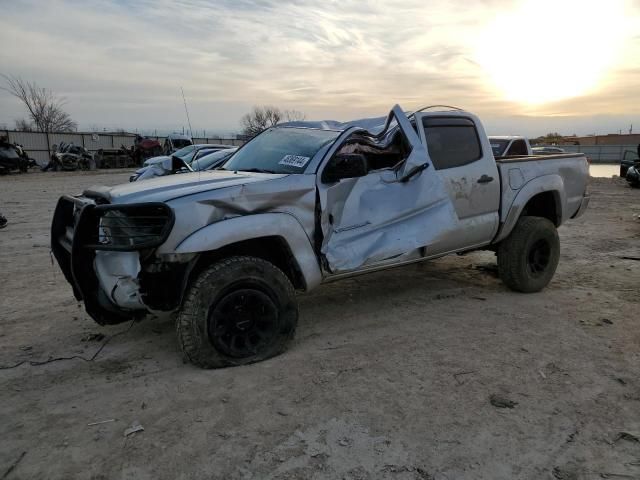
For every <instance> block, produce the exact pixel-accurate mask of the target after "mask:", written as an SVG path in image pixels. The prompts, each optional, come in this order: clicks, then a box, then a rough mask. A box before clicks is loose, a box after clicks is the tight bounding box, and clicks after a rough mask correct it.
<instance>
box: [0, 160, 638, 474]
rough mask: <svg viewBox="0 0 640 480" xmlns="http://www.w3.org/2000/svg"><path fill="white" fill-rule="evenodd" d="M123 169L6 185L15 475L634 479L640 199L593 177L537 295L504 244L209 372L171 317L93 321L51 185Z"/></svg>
mask: <svg viewBox="0 0 640 480" xmlns="http://www.w3.org/2000/svg"><path fill="white" fill-rule="evenodd" d="M129 173H130V172H129V171H126V172H125V171H111V172H109V171H106V172H105V171H102V172H99V173H85V172H77V173H52V174H43V173H30V174H27V175H14V176H10V177H3V178H0V211H1V212H2V213H4V214H5V215H6V216H7V217H8V218H9V222H10V223H9V226H8V227H7V228H6V229H5V230H2V231H0V247H1V248H0V279H1V280H2V285H1V288H2V293H1V294H0V365H2V366H3V367H11V366H13V365H15V364H17V363H19V362H23V361H24V362H26V363H23V364H22V365H19V366H17V367H15V368H7V369H3V370H0V405H2V408H1V409H0V475H3V474H5V472H6V471H8V469H11V471H10V472H9V474H8V475H7V476H6V478H7V479H11V478H24V479H27V478H29V479H30V478H54V479H66V478H80V479H107V478H109V479H110V478H126V479H128V478H131V479H147V478H148V479H157V478H167V479H173V478H180V479H191V478H194V479H195V478H214V479H218V478H220V479H233V478H256V479H258V478H291V479H293V478H296V479H297V478H301V479H310V478H318V479H320V478H327V479H329V478H346V479H368V478H371V479H377V478H388V479H431V478H433V479H443V480H444V479H515V478H518V479H520V478H523V479H540V478H550V479H552V478H562V479H583V478H584V479H590V478H602V477H601V476H604V475H614V474H615V475H625V476H626V477H611V478H640V443H639V442H638V441H635V440H634V438H636V440H637V437H640V415H639V414H638V412H640V315H639V311H640V295H639V292H638V290H639V289H640V262H639V261H637V260H632V259H623V258H621V257H625V256H626V257H640V220H638V219H637V218H636V217H637V215H638V213H640V190H637V189H636V190H633V189H630V188H628V187H627V186H626V185H625V182H623V181H620V180H618V181H616V180H610V179H597V180H594V181H593V183H592V186H591V191H592V201H591V205H590V208H589V210H587V213H586V214H585V215H584V216H583V217H582V218H580V219H578V220H575V221H570V222H568V223H567V224H566V225H564V226H562V227H561V228H560V236H561V242H562V243H561V245H562V256H561V260H560V265H559V268H558V272H557V273H556V276H555V278H554V280H553V281H552V283H551V285H550V286H549V288H547V289H546V290H544V291H543V292H541V293H539V294H531V295H524V294H518V293H514V292H511V291H509V290H507V289H506V287H505V286H503V285H502V283H501V282H500V281H499V280H498V279H497V278H496V277H495V273H494V268H493V267H494V266H495V257H494V255H493V254H492V253H490V252H476V253H471V254H469V255H465V256H452V257H446V258H443V259H440V260H437V261H433V262H429V263H424V264H418V265H412V266H408V267H403V268H397V269H394V270H390V271H386V272H381V273H375V274H371V275H368V276H362V277H357V278H354V279H350V280H345V281H342V282H340V283H336V284H329V285H326V286H324V287H321V288H320V289H318V290H316V291H314V292H313V293H311V294H306V295H301V296H300V297H299V302H300V325H299V328H298V335H297V339H296V341H295V342H294V344H293V345H292V347H291V348H290V349H289V350H288V351H287V352H285V353H284V354H283V355H281V356H279V357H276V358H273V359H271V360H268V361H265V362H262V363H259V364H255V365H251V366H247V367H239V368H231V369H224V370H210V371H205V370H200V369H198V368H196V367H193V366H192V365H190V364H183V362H182V360H181V358H180V355H179V352H178V347H177V345H176V339H175V331H174V326H173V324H172V322H171V321H170V320H159V319H151V318H149V319H146V320H144V321H142V322H139V323H135V324H133V325H132V326H131V325H130V324H128V323H127V324H122V325H116V326H112V327H99V326H98V325H96V324H94V323H93V321H92V320H91V319H89V318H88V316H87V314H86V313H85V312H84V309H83V308H81V306H79V305H78V304H77V302H76V301H75V299H74V298H73V295H72V292H71V288H70V286H69V285H68V284H67V282H66V281H65V280H64V278H63V276H62V274H61V272H60V270H59V269H58V267H57V265H56V264H54V262H52V260H51V257H50V253H49V224H50V220H51V215H52V213H53V209H54V207H55V202H56V200H57V197H58V196H59V195H61V194H63V193H78V192H79V191H81V190H82V189H83V188H85V187H87V186H90V185H93V184H107V185H113V184H117V183H121V182H126V181H127V178H128V175H129ZM119 332H125V333H122V334H120V335H118V336H115V337H113V338H112V339H111V340H110V341H109V343H107V344H106V345H105V346H104V348H103V349H102V350H101V351H100V352H99V354H98V355H97V356H96V358H95V360H93V361H91V362H87V361H84V360H82V359H78V358H75V359H69V360H60V361H54V362H50V363H45V364H42V365H31V364H29V362H30V361H31V362H42V361H45V360H47V359H49V358H51V359H54V358H58V357H72V356H74V355H79V356H83V357H85V358H90V357H91V356H93V355H94V354H95V353H96V352H97V351H98V349H100V348H101V346H102V345H103V344H104V342H105V341H106V340H108V339H109V338H110V336H111V335H114V334H116V333H119ZM98 333H102V334H104V335H105V338H104V339H100V337H99V336H98V337H97V338H96V336H95V335H93V336H92V335H91V334H98ZM492 395H497V396H499V397H503V398H504V399H506V400H510V401H512V402H515V403H516V404H515V406H514V407H513V408H499V407H497V406H495V405H492V403H491V402H490V400H489V398H490V397H491V396H492ZM104 421H106V422H104ZM96 422H104V423H98V424H96V425H89V424H92V423H96ZM136 422H139V423H140V424H141V425H142V426H143V427H144V431H139V432H137V433H133V434H131V435H129V436H125V435H124V431H125V430H126V429H127V428H129V427H130V426H132V425H133V424H134V423H136ZM623 432H626V433H627V435H621V434H622V433H623ZM23 452H26V453H24V455H23ZM2 478H4V477H2ZM604 478H609V477H604Z"/></svg>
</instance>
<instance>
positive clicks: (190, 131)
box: [180, 87, 193, 137]
mask: <svg viewBox="0 0 640 480" xmlns="http://www.w3.org/2000/svg"><path fill="white" fill-rule="evenodd" d="M180 91H181V92H182V101H183V102H184V111H185V112H187V123H188V124H189V136H190V137H192V136H193V129H192V128H191V120H190V119H189V110H188V109H187V100H186V99H185V98H184V89H183V88H182V87H180Z"/></svg>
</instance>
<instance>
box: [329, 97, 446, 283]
mask: <svg viewBox="0 0 640 480" xmlns="http://www.w3.org/2000/svg"><path fill="white" fill-rule="evenodd" d="M393 119H395V121H396V122H397V127H396V126H394V127H393V129H395V130H397V131H398V132H399V133H396V134H394V135H395V136H396V139H397V135H401V136H402V138H403V141H404V142H405V143H404V144H405V145H407V146H408V149H407V150H409V153H408V154H407V155H406V157H405V158H400V161H399V163H398V164H397V165H395V166H393V167H384V168H379V169H375V170H371V171H368V172H367V174H366V175H365V176H362V177H358V178H344V179H341V180H339V181H337V182H332V183H329V184H325V183H322V181H321V178H322V169H323V168H325V167H326V165H327V163H328V160H329V159H330V158H331V157H332V155H333V154H334V153H335V152H336V151H337V150H339V148H340V145H337V146H336V147H335V148H334V150H333V151H332V152H330V154H329V155H328V156H327V157H328V159H325V160H327V161H325V162H324V163H323V165H322V166H321V167H320V172H319V173H320V174H319V175H318V191H319V195H320V205H321V209H322V213H321V228H322V234H323V241H322V247H321V253H322V255H323V257H324V260H325V265H324V266H325V268H326V269H328V270H329V273H332V274H336V273H344V272H350V271H354V270H358V269H362V268H366V267H372V268H373V267H375V266H377V265H381V264H385V263H388V262H391V263H398V262H401V261H403V260H404V259H406V260H411V259H414V258H420V257H423V256H425V255H426V254H428V250H429V246H430V245H432V244H437V243H439V242H440V241H441V240H442V239H443V238H446V237H448V236H449V235H450V234H451V233H452V232H454V231H456V230H457V229H458V218H457V215H456V212H455V208H454V206H453V202H452V201H451V199H450V197H449V194H448V191H447V188H446V186H445V184H444V182H443V181H442V179H441V177H440V175H439V173H438V172H437V171H436V170H435V169H434V168H433V165H432V163H431V161H430V159H429V156H428V154H427V151H426V149H425V148H424V145H423V144H422V142H421V141H420V138H419V137H418V135H417V133H416V131H415V130H414V128H413V127H412V126H411V124H410V123H409V121H408V119H407V117H406V115H405V114H404V112H403V111H402V109H401V108H400V107H399V106H396V107H394V109H393V110H392V112H391V113H390V115H389V119H388V120H387V126H386V129H389V128H390V127H389V125H390V123H391V121H392V120H393ZM386 129H385V130H386ZM384 133H385V132H383V134H381V135H379V136H378V137H379V138H382V137H384ZM391 133H392V134H393V133H394V132H391ZM387 138H388V136H387ZM347 140H348V138H345V139H344V140H343V142H342V144H344V143H345V142H346V141H347ZM370 164H371V165H375V164H376V158H375V157H371V162H370Z"/></svg>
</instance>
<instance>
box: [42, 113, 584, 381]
mask: <svg viewBox="0 0 640 480" xmlns="http://www.w3.org/2000/svg"><path fill="white" fill-rule="evenodd" d="M588 175H589V173H588V165H587V160H586V158H585V156H584V155H583V154H579V153H576V154H568V155H563V156H561V157H554V156H550V157H548V158H547V159H541V158H539V157H533V156H526V157H525V156H521V157H511V158H506V159H497V160H496V159H495V158H494V155H493V153H492V148H491V143H490V141H489V139H488V138H487V136H486V135H485V133H484V128H483V126H482V123H481V122H480V120H479V119H478V118H477V117H476V116H475V115H473V114H471V113H469V112H465V111H461V110H455V111H450V110H447V111H419V112H416V113H414V114H411V115H410V116H406V114H405V113H404V112H403V111H402V109H401V108H400V107H399V106H397V105H396V106H395V107H394V108H393V109H392V111H391V112H390V114H389V116H388V118H387V121H386V124H385V126H384V128H383V129H382V130H381V131H380V132H379V133H370V132H369V131H367V130H365V129H363V128H359V127H355V126H352V127H348V128H346V129H344V130H322V129H316V128H300V127H274V128H269V129H267V130H266V131H264V132H263V133H261V134H259V135H257V136H256V137H254V138H253V139H252V140H250V141H249V142H248V143H246V144H245V145H243V146H242V147H241V148H240V149H238V150H237V151H236V152H235V153H234V154H233V156H232V157H231V158H230V159H229V160H228V161H227V162H226V163H225V164H224V165H223V166H222V168H221V169H217V170H211V171H206V172H201V173H200V174H199V175H194V174H186V175H171V176H168V177H163V178H155V179H151V180H148V181H144V182H135V183H129V184H126V185H118V186H115V187H94V188H90V189H87V190H85V191H84V192H83V194H82V195H78V196H73V197H72V196H63V197H61V198H60V200H59V201H58V204H57V207H56V210H55V213H54V217H53V221H52V227H51V242H52V244H51V248H52V251H53V254H54V255H55V258H56V259H57V261H58V263H59V265H60V267H61V269H62V271H63V272H64V275H65V278H66V279H67V280H68V281H69V283H70V284H71V285H72V288H73V291H74V294H75V296H76V298H77V299H78V300H82V301H84V306H85V309H86V311H87V312H88V314H89V315H90V316H91V317H92V318H93V319H94V320H95V321H96V322H98V323H99V324H103V325H104V324H114V323H119V322H123V321H127V320H129V319H131V318H139V317H142V316H144V315H146V314H147V313H148V312H154V313H156V314H157V313H158V312H166V313H171V314H174V315H176V329H177V336H178V343H179V345H180V348H181V350H182V352H183V354H184V356H185V358H188V359H189V360H190V361H191V362H192V363H194V364H196V365H198V366H200V367H204V368H217V367H223V366H231V365H243V364H247V363H251V362H256V361H260V360H263V359H266V358H269V357H272V356H274V355H277V354H279V353H280V352H282V351H283V350H285V348H286V347H287V345H288V344H289V343H290V342H291V340H292V338H293V336H294V333H295V330H296V327H297V323H298V307H297V302H296V296H295V291H296V290H299V291H310V290H313V289H315V288H316V287H318V286H319V285H320V284H322V283H325V282H330V281H337V280H340V279H344V278H348V277H351V276H353V275H358V274H363V273H368V272H373V271H378V270H383V269H387V268H391V267H396V266H399V265H406V264H409V263H413V262H419V261H424V260H429V259H433V258H437V257H441V256H443V255H447V254H450V253H456V252H469V251H472V250H482V249H484V250H492V251H494V252H496V254H497V263H498V272H499V274H500V277H501V278H502V280H503V282H504V283H505V284H506V285H507V286H508V287H509V288H511V289H513V290H515V291H519V292H537V291H540V290H541V289H543V288H544V287H545V286H546V285H547V284H548V283H549V282H550V281H551V279H552V277H553V275H554V272H555V270H556V266H557V264H558V260H559V257H560V243H559V237H558V233H557V231H556V228H557V227H558V226H559V225H561V224H562V223H564V222H566V221H567V220H569V219H571V218H576V217H578V216H580V215H581V214H582V213H583V212H584V211H585V209H586V208H587V205H588V203H589V194H588V192H587V182H588Z"/></svg>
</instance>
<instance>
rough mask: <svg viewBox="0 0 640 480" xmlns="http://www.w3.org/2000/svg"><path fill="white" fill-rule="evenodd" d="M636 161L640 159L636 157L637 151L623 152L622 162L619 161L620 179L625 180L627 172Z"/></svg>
mask: <svg viewBox="0 0 640 480" xmlns="http://www.w3.org/2000/svg"><path fill="white" fill-rule="evenodd" d="M638 161H640V157H638V152H637V151H634V150H625V152H624V155H623V156H622V160H621V161H620V177H621V178H627V170H628V169H629V167H632V166H633V165H634V164H635V163H636V162H638Z"/></svg>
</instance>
